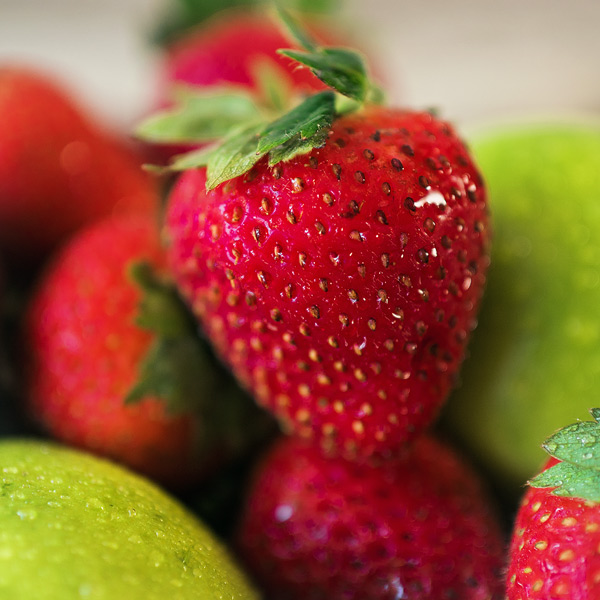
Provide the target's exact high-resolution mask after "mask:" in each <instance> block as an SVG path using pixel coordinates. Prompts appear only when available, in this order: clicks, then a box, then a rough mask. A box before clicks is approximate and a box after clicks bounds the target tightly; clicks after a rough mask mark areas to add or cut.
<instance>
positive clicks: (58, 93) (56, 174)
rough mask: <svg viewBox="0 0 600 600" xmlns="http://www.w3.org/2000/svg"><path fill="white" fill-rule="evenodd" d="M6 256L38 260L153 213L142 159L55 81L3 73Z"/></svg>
mask: <svg viewBox="0 0 600 600" xmlns="http://www.w3.org/2000/svg"><path fill="white" fill-rule="evenodd" d="M0 122H1V123H2V135H1V136H0V250H2V251H4V252H6V253H7V254H8V255H9V256H10V257H11V258H12V259H15V258H18V259H22V260H37V259H39V258H41V257H43V256H44V254H45V253H47V252H48V251H49V250H50V249H51V248H52V247H54V246H55V245H56V244H57V243H58V242H59V241H60V240H61V239H63V238H64V237H65V236H66V235H67V234H70V233H72V232H73V231H75V230H76V229H77V228H79V227H81V226H82V225H84V224H86V223H90V222H92V221H94V220H96V219H98V218H101V217H103V216H107V215H109V214H112V213H113V212H138V211H146V212H148V211H149V210H155V208H156V197H157V196H156V189H155V185H154V183H153V182H152V181H151V180H150V179H149V178H148V176H147V174H146V173H144V172H143V171H142V170H141V168H140V159H139V158H138V157H137V156H136V155H135V154H134V152H132V151H131V150H130V149H129V148H128V147H126V146H125V145H124V143H123V141H121V140H118V139H117V138H116V137H115V136H113V135H112V134H109V133H108V132H107V131H105V130H103V128H102V127H101V126H99V125H97V124H95V123H93V122H92V119H91V118H90V117H89V116H87V115H86V114H85V113H84V111H83V110H81V109H80V108H79V107H78V106H76V105H75V103H74V102H73V100H72V99H71V98H70V97H69V96H68V94H67V92H66V91H64V90H62V89H61V88H60V87H59V86H58V85H57V84H56V83H55V82H54V81H52V80H51V79H49V78H47V77H45V76H43V75H41V74H39V73H37V72H35V71H33V70H28V69H24V68H18V67H12V66H4V67H0Z"/></svg>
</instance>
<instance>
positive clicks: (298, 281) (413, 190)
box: [167, 108, 489, 455]
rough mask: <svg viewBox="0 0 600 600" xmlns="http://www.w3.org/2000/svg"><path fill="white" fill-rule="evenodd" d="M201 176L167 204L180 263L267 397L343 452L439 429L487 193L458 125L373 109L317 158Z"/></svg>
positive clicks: (467, 320)
mask: <svg viewBox="0 0 600 600" xmlns="http://www.w3.org/2000/svg"><path fill="white" fill-rule="evenodd" d="M205 183H206V177H205V173H204V171H203V170H196V171H189V172H187V173H185V174H184V175H183V176H182V178H181V179H180V181H179V183H178V185H177V187H176V189H175V190H174V192H173V194H172V196H171V198H170V206H169V209H168V224H167V233H168V239H169V240H170V248H169V255H170V261H171V265H172V269H173V272H174V275H175V278H176V281H177V283H178V285H179V288H180V290H181V291H182V293H183V295H184V296H185V297H186V298H187V300H188V301H189V304H190V306H192V307H193V310H194V311H195V313H196V314H197V315H198V316H199V317H200V318H201V320H202V323H203V325H204V327H205V328H206V331H207V332H208V334H209V335H210V337H211V339H212V341H213V342H214V343H215V345H216V347H217V349H218V351H219V352H220V354H221V355H222V356H223V357H224V359H225V360H226V362H227V363H228V364H229V365H231V367H232V368H233V371H234V373H235V374H236V375H237V376H238V378H239V379H240V380H241V381H242V382H243V383H244V384H245V385H246V386H248V387H249V388H250V389H252V391H253V392H254V394H255V395H256V396H257V398H258V399H259V401H260V402H261V404H263V405H264V406H266V407H268V408H269V409H270V410H272V411H274V412H275V414H276V415H277V416H278V417H279V418H280V419H281V420H282V421H283V422H284V423H285V424H286V426H287V427H288V428H289V429H293V430H295V431H297V432H298V433H300V434H301V435H303V436H311V437H314V438H316V439H318V440H319V441H320V443H321V444H322V445H323V446H325V447H326V448H328V449H333V448H334V447H335V448H336V449H339V450H341V451H342V452H344V453H346V454H348V455H353V454H355V453H356V452H360V454H362V455H370V454H372V453H384V452H387V451H391V450H395V449H396V448H398V446H399V445H400V444H401V443H403V442H404V441H406V440H407V439H408V438H410V437H412V436H414V435H415V434H416V433H417V432H419V431H421V430H422V429H423V428H424V427H426V426H427V425H428V424H429V423H431V421H432V419H433V418H434V416H435V415H436V413H437V411H438V409H439V408H440V406H441V404H442V402H443V401H444V399H445V398H446V396H447V395H448V392H449V391H450V388H451V387H452V384H453V382H454V379H455V377H456V374H457V371H458V368H459V366H460V364H461V361H462V360H463V357H464V353H465V346H466V343H467V340H468V338H469V333H470V331H471V330H472V329H473V326H474V323H475V318H476V310H477V306H478V304H479V298H480V296H481V292H482V287H483V284H484V281H485V271H486V268H487V264H488V254H487V247H488V235H489V233H488V217H487V209H486V198H485V191H484V189H483V186H482V183H481V179H480V177H479V174H478V172H477V170H476V168H475V166H474V165H473V163H472V161H471V159H470V158H469V155H468V154H467V151H466V149H465V147H464V146H463V144H462V143H461V142H460V140H459V139H458V138H457V137H456V135H455V134H454V132H453V130H452V129H451V127H450V126H449V125H447V124H446V123H444V122H440V121H438V120H437V119H435V118H434V117H432V116H431V115H430V114H427V113H413V112H406V111H398V110H390V109H383V108H371V109H367V110H364V111H363V112H360V113H358V114H354V115H350V116H347V117H343V118H340V119H339V120H337V121H336V122H335V123H334V124H333V127H332V129H331V132H330V133H329V136H328V139H327V143H326V145H325V146H324V147H323V148H318V149H314V150H313V151H312V152H311V153H310V154H309V155H303V156H299V157H296V158H294V159H292V160H290V161H288V162H286V163H281V164H279V165H277V166H276V167H275V168H270V167H269V166H268V164H267V162H266V161H264V160H263V161H262V162H260V163H258V165H256V166H255V167H254V169H253V170H252V171H251V173H250V175H247V176H241V177H238V178H236V179H233V180H231V181H229V182H227V183H226V184H224V185H220V186H218V187H216V188H215V189H213V190H211V191H210V192H208V193H206V192H205V190H204V186H205Z"/></svg>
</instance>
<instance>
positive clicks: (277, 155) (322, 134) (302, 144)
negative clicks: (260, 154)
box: [269, 128, 329, 167]
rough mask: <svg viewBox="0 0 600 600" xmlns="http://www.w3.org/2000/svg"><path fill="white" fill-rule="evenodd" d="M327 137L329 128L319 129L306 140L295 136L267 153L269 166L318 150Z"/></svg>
mask: <svg viewBox="0 0 600 600" xmlns="http://www.w3.org/2000/svg"><path fill="white" fill-rule="evenodd" d="M328 137H329V128H322V129H319V130H318V131H317V132H316V133H314V134H313V135H312V136H311V137H310V138H308V139H305V138H303V137H301V136H299V135H298V136H295V137H293V138H291V139H289V140H288V141H287V142H285V143H283V144H281V145H280V146H276V147H275V148H273V150H271V151H270V152H269V166H271V167H272V166H274V165H276V164H277V163H279V162H282V161H286V160H291V159H292V158H294V156H298V155H299V154H306V153H307V152H310V151H311V150H312V149H313V148H320V147H322V146H324V145H325V142H326V141H327V138H328Z"/></svg>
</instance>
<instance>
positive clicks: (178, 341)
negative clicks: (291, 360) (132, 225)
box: [125, 262, 275, 458]
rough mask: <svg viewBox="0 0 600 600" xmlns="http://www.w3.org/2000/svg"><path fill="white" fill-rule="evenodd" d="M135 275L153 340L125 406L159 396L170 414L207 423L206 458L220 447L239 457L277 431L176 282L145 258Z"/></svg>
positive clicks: (141, 312) (202, 451)
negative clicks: (218, 352)
mask: <svg viewBox="0 0 600 600" xmlns="http://www.w3.org/2000/svg"><path fill="white" fill-rule="evenodd" d="M130 276H131V279H132V280H133V282H134V283H135V284H136V285H137V286H138V287H139V288H140V289H141V291H142V299H141V301H140V304H139V309H138V314H137V317H136V324H137V325H138V326H139V327H141V328H143V329H146V330H148V331H150V332H152V333H153V334H154V339H153V342H152V343H151V345H150V347H149V349H148V351H147V353H146V355H145V357H144V358H143V360H142V362H141V364H140V368H139V374H138V379H137V381H136V382H135V384H134V385H133V386H132V388H131V390H130V391H129V393H128V394H127V396H126V398H125V404H135V403H138V402H141V401H143V400H144V399H146V398H154V399H156V400H158V401H160V402H162V403H164V406H165V407H166V410H167V413H168V414H169V415H171V416H177V415H181V414H187V415H192V416H193V417H195V418H196V419H197V421H198V423H200V425H201V426H202V435H199V436H198V437H197V439H196V444H197V451H198V455H199V456H205V457H206V458H209V455H207V454H206V453H207V452H210V451H212V449H214V448H215V447H218V448H219V449H220V452H223V453H224V456H230V455H231V456H236V455H238V454H239V453H240V452H241V451H243V450H245V449H248V448H249V447H251V446H252V445H254V444H256V443H257V442H259V441H260V440H262V439H264V438H265V437H266V436H267V435H270V434H271V433H272V432H273V431H275V424H274V421H273V420H272V419H271V417H270V416H269V415H267V413H265V412H264V411H263V410H262V409H260V408H259V407H258V406H257V405H256V404H255V403H254V402H253V401H252V399H251V398H250V397H249V396H248V395H247V394H245V393H244V392H243V391H242V390H241V389H240V388H239V386H238V385H237V384H236V383H235V382H234V381H233V379H232V377H231V375H230V374H229V373H228V372H227V371H226V370H225V369H224V368H223V366H222V365H221V364H220V363H219V362H218V361H217V359H216V358H215V356H214V355H213V354H212V352H211V350H210V348H209V345H208V343H207V342H206V341H205V340H204V338H203V337H202V336H201V335H200V332H199V331H198V327H197V324H196V320H195V319H194V317H193V315H192V314H191V313H190V311H189V310H188V308H187V307H186V305H185V304H184V303H183V301H182V300H181V298H180V297H179V295H178V293H177V291H176V289H175V287H174V285H173V284H172V283H171V282H170V281H168V280H164V279H161V278H160V276H159V275H158V274H157V273H156V271H155V270H154V269H153V268H152V267H151V266H150V265H149V264H148V263H145V262H139V263H135V264H133V265H132V266H131V268H130Z"/></svg>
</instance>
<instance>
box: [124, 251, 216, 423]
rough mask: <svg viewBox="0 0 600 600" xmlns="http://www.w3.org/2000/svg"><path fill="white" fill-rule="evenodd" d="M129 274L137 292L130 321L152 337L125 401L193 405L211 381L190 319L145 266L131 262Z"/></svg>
mask: <svg viewBox="0 0 600 600" xmlns="http://www.w3.org/2000/svg"><path fill="white" fill-rule="evenodd" d="M130 275H131V277H132V279H133V281H134V282H135V284H136V285H138V286H139V287H140V288H141V290H142V292H143V296H142V300H141V302H140V305H139V312H138V316H137V318H136V324H137V325H138V326H139V327H141V328H143V329H147V330H149V331H151V332H152V333H153V334H155V337H154V341H153V343H152V344H151V346H150V349H149V350H148V352H147V354H146V356H145V357H144V359H143V360H142V362H141V365H140V370H139V375H138V380H137V381H136V382H135V384H134V385H133V387H132V389H131V390H130V391H129V393H128V394H127V396H126V398H125V404H135V403H136V402H140V401H141V400H143V399H144V398H150V397H151V398H156V399H159V400H161V401H163V402H164V403H165V405H166V407H167V411H168V412H169V413H170V414H179V413H181V412H190V411H192V410H195V409H196V408H197V403H198V402H201V401H202V398H204V397H205V396H206V394H207V390H211V389H213V388H214V387H215V386H216V383H217V375H216V371H215V370H214V368H213V367H212V365H211V363H210V362H209V360H208V351H207V349H206V347H205V346H204V344H203V342H202V340H201V338H200V337H199V334H198V332H197V328H196V324H195V321H194V319H193V317H192V316H191V315H190V313H189V312H188V310H187V308H186V307H185V305H184V304H183V302H182V301H181V299H180V298H179V296H178V294H177V292H176V291H175V288H174V287H173V286H172V285H171V284H169V283H166V282H165V281H162V280H161V279H159V277H158V276H157V275H156V273H155V272H154V270H153V269H152V267H151V266H150V265H148V264H147V263H136V264H134V265H133V266H132V267H131V270H130Z"/></svg>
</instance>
